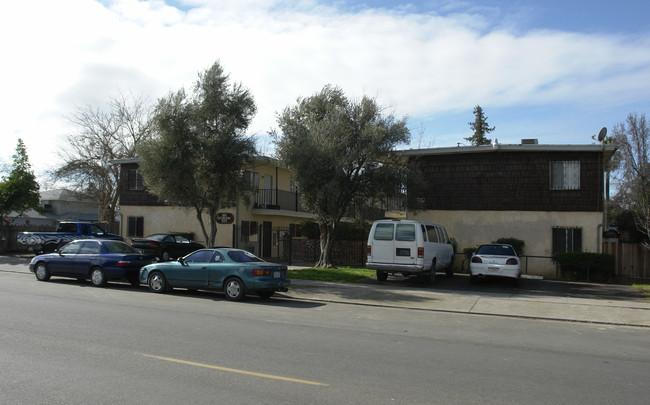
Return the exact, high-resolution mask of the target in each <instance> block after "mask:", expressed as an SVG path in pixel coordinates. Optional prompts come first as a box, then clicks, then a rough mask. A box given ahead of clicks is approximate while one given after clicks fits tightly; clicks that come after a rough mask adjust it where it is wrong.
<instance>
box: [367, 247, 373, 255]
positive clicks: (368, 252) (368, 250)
mask: <svg viewBox="0 0 650 405" xmlns="http://www.w3.org/2000/svg"><path fill="white" fill-rule="evenodd" d="M366 253H367V254H368V256H370V254H371V253H372V246H370V245H368V246H366Z"/></svg>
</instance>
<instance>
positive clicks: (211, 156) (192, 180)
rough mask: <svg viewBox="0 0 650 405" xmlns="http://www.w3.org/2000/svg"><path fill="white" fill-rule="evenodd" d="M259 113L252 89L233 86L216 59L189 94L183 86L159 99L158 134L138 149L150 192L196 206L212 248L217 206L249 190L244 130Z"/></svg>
mask: <svg viewBox="0 0 650 405" xmlns="http://www.w3.org/2000/svg"><path fill="white" fill-rule="evenodd" d="M255 112H256V107H255V102H254V100H253V96H252V95H251V93H250V91H249V90H248V89H245V88H244V87H243V86H242V85H241V84H239V83H235V84H232V85H230V83H229V76H228V75H226V74H225V73H224V71H223V68H222V67H221V65H220V64H219V62H215V63H214V64H213V65H212V66H211V67H210V68H208V69H206V70H205V71H204V72H202V73H200V74H199V78H198V80H197V81H196V84H195V86H194V89H193V91H192V93H191V94H190V95H188V94H186V92H185V90H183V89H181V90H178V91H176V92H172V93H170V94H169V95H167V96H166V97H163V98H161V99H160V100H159V101H158V104H157V106H156V108H155V111H154V116H153V125H154V130H155V131H154V136H153V137H152V138H151V139H150V140H148V141H147V142H145V143H143V144H142V145H141V147H139V148H138V155H139V156H140V158H141V159H142V160H141V162H140V169H141V172H142V176H143V178H144V181H145V182H146V184H147V187H148V188H149V190H150V191H151V192H152V193H153V194H155V195H156V196H158V197H159V198H160V199H161V200H163V201H166V202H167V203H170V204H174V205H178V206H183V207H188V208H190V209H194V211H195V214H196V218H197V220H198V222H199V224H200V226H201V230H202V232H203V236H204V237H205V240H206V242H207V244H208V246H214V244H215V239H216V235H217V213H218V211H219V209H221V208H224V207H230V206H233V205H235V203H236V201H237V199H238V198H241V197H242V196H243V195H244V194H243V192H244V191H246V189H247V188H246V184H245V182H244V181H243V176H242V171H243V169H244V168H245V167H246V166H248V165H249V164H250V163H251V162H252V161H253V159H254V157H255V154H256V149H255V142H254V140H253V138H252V137H249V136H246V133H245V131H246V129H247V128H248V126H249V124H250V122H251V120H252V119H253V116H254V115H255ZM204 215H207V221H208V224H207V225H206V223H205V221H204Z"/></svg>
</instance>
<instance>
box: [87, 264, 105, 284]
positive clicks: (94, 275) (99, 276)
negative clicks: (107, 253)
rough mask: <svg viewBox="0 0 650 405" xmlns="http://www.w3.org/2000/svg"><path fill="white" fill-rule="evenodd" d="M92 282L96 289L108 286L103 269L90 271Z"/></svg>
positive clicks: (94, 268)
mask: <svg viewBox="0 0 650 405" xmlns="http://www.w3.org/2000/svg"><path fill="white" fill-rule="evenodd" d="M90 282H91V283H92V284H93V285H94V286H95V287H104V286H105V285H106V276H105V275H104V270H102V268H101V267H93V269H92V270H90Z"/></svg>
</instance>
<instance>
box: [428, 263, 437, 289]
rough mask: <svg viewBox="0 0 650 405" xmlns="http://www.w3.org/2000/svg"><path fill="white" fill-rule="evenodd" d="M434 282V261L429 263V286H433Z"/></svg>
mask: <svg viewBox="0 0 650 405" xmlns="http://www.w3.org/2000/svg"><path fill="white" fill-rule="evenodd" d="M435 282H436V259H433V263H431V270H429V284H431V285H433V283H435Z"/></svg>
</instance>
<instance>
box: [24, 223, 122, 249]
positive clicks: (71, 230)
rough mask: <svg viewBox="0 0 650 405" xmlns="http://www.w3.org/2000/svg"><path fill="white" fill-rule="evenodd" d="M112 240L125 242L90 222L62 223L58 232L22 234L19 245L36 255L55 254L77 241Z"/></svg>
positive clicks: (57, 228)
mask: <svg viewBox="0 0 650 405" xmlns="http://www.w3.org/2000/svg"><path fill="white" fill-rule="evenodd" d="M93 238H94V239H112V240H121V241H124V238H122V237H121V236H119V235H113V234H111V233H107V232H105V231H104V230H103V229H102V228H101V227H100V226H99V225H97V224H92V223H89V222H60V223H59V224H58V225H57V226H56V232H20V233H19V234H18V245H19V246H20V247H22V248H25V249H29V250H31V251H32V252H34V253H39V252H44V253H48V252H54V250H55V249H58V248H60V247H61V246H63V245H65V244H66V243H68V242H72V241H73V240H76V239H93Z"/></svg>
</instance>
